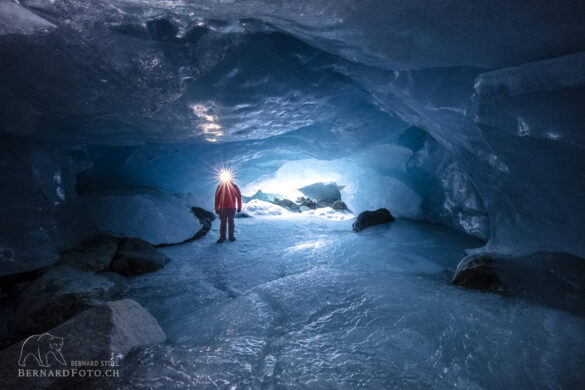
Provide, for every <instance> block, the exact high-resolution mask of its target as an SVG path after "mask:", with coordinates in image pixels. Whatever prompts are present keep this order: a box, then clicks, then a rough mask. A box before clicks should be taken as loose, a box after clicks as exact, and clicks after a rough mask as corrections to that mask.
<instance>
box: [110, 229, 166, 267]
mask: <svg viewBox="0 0 585 390" xmlns="http://www.w3.org/2000/svg"><path fill="white" fill-rule="evenodd" d="M168 262H169V259H168V257H166V256H165V255H163V254H162V253H160V252H159V251H157V250H156V248H155V246H154V245H152V244H150V243H148V242H146V241H144V240H141V239H139V238H123V239H121V240H120V246H119V248H118V252H117V253H116V256H115V257H114V260H112V263H111V264H110V270H111V271H113V272H118V273H120V274H122V275H126V276H134V275H141V274H145V273H148V272H153V271H156V270H158V269H160V268H162V267H164V266H165V265H166V264H167V263H168Z"/></svg>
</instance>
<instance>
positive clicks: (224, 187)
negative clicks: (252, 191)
mask: <svg viewBox="0 0 585 390" xmlns="http://www.w3.org/2000/svg"><path fill="white" fill-rule="evenodd" d="M236 201H237V203H238V204H237V206H238V207H237V209H238V210H240V209H241V208H242V194H241V193H240V189H239V188H238V186H237V185H236V184H235V183H230V182H227V183H221V184H220V185H218V186H217V190H216V191H215V209H216V210H219V209H235V208H236Z"/></svg>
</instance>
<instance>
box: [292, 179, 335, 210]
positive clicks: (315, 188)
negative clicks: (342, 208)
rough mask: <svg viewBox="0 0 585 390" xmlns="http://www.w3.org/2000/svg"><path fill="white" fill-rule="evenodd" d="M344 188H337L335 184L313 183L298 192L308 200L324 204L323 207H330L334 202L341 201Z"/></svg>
mask: <svg viewBox="0 0 585 390" xmlns="http://www.w3.org/2000/svg"><path fill="white" fill-rule="evenodd" d="M343 187H344V186H338V185H337V184H336V183H314V184H311V185H308V186H305V187H302V188H299V191H300V192H302V193H303V194H304V195H305V196H307V197H309V198H313V199H316V200H317V202H322V203H323V204H325V206H323V207H327V206H330V205H331V204H332V203H333V202H335V201H336V200H341V192H340V191H339V190H341V189H343Z"/></svg>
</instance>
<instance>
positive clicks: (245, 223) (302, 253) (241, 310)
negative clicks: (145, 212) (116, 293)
mask: <svg viewBox="0 0 585 390" xmlns="http://www.w3.org/2000/svg"><path fill="white" fill-rule="evenodd" d="M351 222H352V221H331V220H325V219H322V218H318V217H309V216H296V215H295V216H287V217H258V218H250V219H239V220H236V223H237V229H236V234H237V238H238V240H237V241H236V242H234V243H229V242H226V243H224V244H221V245H218V244H216V243H215V240H216V239H217V235H218V231H217V229H218V224H217V221H216V222H214V224H213V229H212V231H211V232H210V233H209V234H208V235H207V236H206V237H204V238H203V239H201V240H199V241H196V242H194V243H192V244H188V245H184V246H180V247H174V248H168V249H166V250H165V253H166V254H167V255H168V256H169V257H170V258H171V259H172V261H171V262H170V263H169V264H168V265H167V266H166V267H165V268H164V269H162V270H160V271H158V272H156V273H153V274H150V275H146V276H141V277H137V278H134V279H132V281H131V291H130V293H129V296H130V297H132V298H134V299H136V300H138V301H139V302H140V303H141V304H143V305H144V306H145V307H146V308H147V309H148V310H149V311H150V312H151V313H152V314H153V315H154V316H155V317H156V318H157V319H158V321H159V323H160V324H161V326H162V328H163V329H164V330H165V332H166V333H167V335H168V337H169V343H167V344H166V345H163V346H156V347H149V348H146V349H144V350H141V351H139V352H135V353H131V354H130V355H129V356H128V359H127V361H126V362H125V363H124V366H123V367H122V372H121V374H120V376H121V378H120V381H121V383H120V384H121V385H132V386H134V387H138V388H140V387H150V388H166V387H171V386H172V387H183V388H188V387H198V388H199V387H203V388H206V387H209V388H214V387H219V388H230V389H235V388H237V389H239V388H250V387H253V388H284V387H287V388H289V387H292V388H342V389H346V388H347V389H350V388H356V387H365V388H373V389H380V388H404V389H406V388H407V389H416V388H439V389H442V388H445V389H452V388H462V389H480V388H485V389H505V388H508V389H510V388H519V389H520V388H524V389H527V388H530V389H535V388H576V387H578V386H579V385H583V383H584V382H583V381H584V380H585V371H584V370H583V367H585V316H584V314H585V313H583V312H582V310H581V309H579V308H582V307H585V298H584V297H583V286H582V285H579V284H578V282H577V281H572V282H571V283H565V282H563V281H562V278H559V277H556V276H554V275H553V276H550V277H552V278H556V279H558V280H560V282H559V286H561V287H559V286H557V287H556V290H555V291H556V293H558V297H556V298H555V299H549V300H548V301H547V300H546V299H538V295H531V293H529V292H525V293H522V291H521V290H522V289H523V288H524V287H522V286H529V285H530V283H531V280H537V279H538V278H536V279H534V278H532V279H531V278H530V277H527V276H526V275H528V274H523V275H524V279H521V278H520V279H518V280H517V282H518V284H517V288H516V290H515V292H514V293H513V294H509V295H508V296H500V295H496V294H491V293H482V292H478V291H471V290H466V289H463V288H457V287H453V286H451V285H449V284H448V280H449V277H450V272H449V271H448V269H449V268H454V267H455V266H456V264H457V262H458V261H459V260H460V259H461V258H462V257H463V256H464V255H465V251H464V249H466V248H473V247H477V246H479V245H481V243H480V242H479V241H476V240H474V239H471V238H469V237H467V236H464V235H461V234H459V233H456V232H454V231H451V230H449V229H446V228H442V227H438V226H433V225H428V224H422V223H417V222H410V221H403V220H400V221H397V222H395V223H393V224H387V225H382V226H377V227H372V228H369V229H366V230H365V231H363V232H361V233H359V234H356V233H353V232H352V231H351ZM508 268H513V266H510V267H508ZM535 272H536V271H535ZM504 273H505V272H504ZM503 276H505V275H503ZM557 276H558V275H557ZM546 277H547V278H548V277H549V276H546ZM567 278H569V279H570V276H566V277H564V279H567ZM538 280H539V283H540V282H546V281H545V280H544V279H543V280H540V279H538ZM567 280H568V279H567ZM569 281H570V280H569ZM508 282H509V283H515V282H514V281H513V280H512V281H510V280H509V281H508ZM563 286H564V287H563ZM571 286H572V287H571ZM571 289H573V290H571ZM557 290H558V291H557ZM567 291H568V292H569V293H568V294H566V292H567ZM571 291H573V292H571ZM545 295H546V294H545ZM563 302H564V306H563V304H560V305H557V306H556V307H555V303H563ZM571 308H572V309H573V310H571Z"/></svg>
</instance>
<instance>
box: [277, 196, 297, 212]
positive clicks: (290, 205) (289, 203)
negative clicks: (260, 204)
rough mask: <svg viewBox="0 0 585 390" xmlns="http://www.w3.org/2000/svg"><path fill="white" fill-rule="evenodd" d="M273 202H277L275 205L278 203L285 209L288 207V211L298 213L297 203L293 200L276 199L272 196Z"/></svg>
mask: <svg viewBox="0 0 585 390" xmlns="http://www.w3.org/2000/svg"><path fill="white" fill-rule="evenodd" d="M274 203H275V204H277V205H279V206H281V207H284V208H285V209H288V210H290V211H293V212H295V213H298V212H299V211H300V210H299V205H298V204H296V203H295V202H293V201H292V200H290V199H278V198H274Z"/></svg>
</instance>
